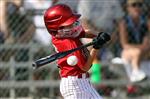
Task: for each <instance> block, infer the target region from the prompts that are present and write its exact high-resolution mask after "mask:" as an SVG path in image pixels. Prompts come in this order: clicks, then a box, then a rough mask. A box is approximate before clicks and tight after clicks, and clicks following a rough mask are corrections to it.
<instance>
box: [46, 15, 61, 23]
mask: <svg viewBox="0 0 150 99" xmlns="http://www.w3.org/2000/svg"><path fill="white" fill-rule="evenodd" d="M61 19H62V16H59V17H58V18H55V19H53V20H48V21H47V22H56V21H59V20H61Z"/></svg>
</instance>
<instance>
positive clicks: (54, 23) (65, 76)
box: [44, 4, 105, 99]
mask: <svg viewBox="0 0 150 99" xmlns="http://www.w3.org/2000/svg"><path fill="white" fill-rule="evenodd" d="M80 16H81V15H80V14H76V13H73V11H72V10H71V9H70V7H69V6H67V5H65V4H57V5H54V6H52V7H50V8H48V9H47V10H46V12H45V14H44V22H45V25H46V28H47V30H48V31H49V33H50V34H51V35H52V43H53V46H54V47H55V50H56V51H57V52H62V51H67V50H70V49H74V48H77V47H78V46H81V45H82V43H81V41H80V38H84V37H89V38H93V37H95V35H93V34H90V33H85V31H84V30H83V28H82V26H81V23H80V21H79V18H80ZM94 40H99V36H97V37H95V38H94ZM99 43H101V44H99ZM99 43H98V42H97V43H95V44H94V45H93V49H92V50H91V51H90V52H89V51H88V50H87V49H86V48H85V49H82V50H78V51H75V52H73V53H72V54H69V55H67V56H65V57H64V58H61V59H59V60H58V61H57V64H58V68H59V69H60V76H61V82H60V92H61V94H62V96H63V97H64V99H102V97H101V96H100V95H99V94H98V93H97V92H96V90H95V89H94V88H93V86H92V85H91V83H90V81H89V73H88V70H89V69H90V68H91V66H92V61H93V59H94V57H95V56H96V54H97V52H98V49H99V48H100V47H101V45H103V43H105V42H103V43H102V42H99Z"/></svg>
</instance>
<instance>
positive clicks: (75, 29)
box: [56, 21, 83, 38]
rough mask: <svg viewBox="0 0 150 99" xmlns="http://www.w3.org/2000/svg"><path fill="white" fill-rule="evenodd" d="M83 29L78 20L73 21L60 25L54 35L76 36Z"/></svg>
mask: <svg viewBox="0 0 150 99" xmlns="http://www.w3.org/2000/svg"><path fill="white" fill-rule="evenodd" d="M82 30H83V28H82V26H81V24H80V22H79V21H76V22H74V23H73V24H71V25H68V26H64V27H61V28H60V29H59V30H58V33H57V35H56V37H60V38H61V37H73V38H74V37H77V36H78V35H79V34H80V33H81V31H82Z"/></svg>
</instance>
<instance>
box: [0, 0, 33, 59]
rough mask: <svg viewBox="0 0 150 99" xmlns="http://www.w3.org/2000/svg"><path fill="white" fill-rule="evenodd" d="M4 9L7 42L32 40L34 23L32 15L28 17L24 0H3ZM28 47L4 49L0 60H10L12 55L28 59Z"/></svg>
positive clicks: (14, 42) (27, 41) (16, 57)
mask: <svg viewBox="0 0 150 99" xmlns="http://www.w3.org/2000/svg"><path fill="white" fill-rule="evenodd" d="M1 2H2V3H3V6H2V8H3V10H2V14H4V15H3V16H2V19H4V20H3V22H2V23H3V24H2V25H4V26H3V27H5V29H6V30H7V31H6V32H5V31H4V30H5V29H3V33H4V37H5V43H6V44H16V43H20V44H23V43H25V44H27V43H29V42H30V41H31V40H32V37H33V36H32V35H33V33H34V25H33V24H32V21H31V20H30V17H27V15H26V12H25V10H24V9H23V7H22V0H13V1H10V0H2V1H1ZM28 51H29V49H28V48H20V49H19V48H18V49H14V50H12V49H5V48H4V49H2V53H1V55H0V60H2V61H9V59H10V57H12V56H13V57H14V58H15V60H16V61H27V60H28V59H29V56H28Z"/></svg>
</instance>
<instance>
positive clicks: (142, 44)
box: [119, 0, 150, 82]
mask: <svg viewBox="0 0 150 99" xmlns="http://www.w3.org/2000/svg"><path fill="white" fill-rule="evenodd" d="M142 6H143V0H127V6H126V10H127V15H126V16H125V17H124V19H123V20H122V21H121V22H120V24H119V33H120V42H121V46H122V52H121V57H122V59H123V61H124V62H125V64H126V65H127V64H128V65H129V64H130V65H131V66H132V72H131V75H130V77H129V79H130V81H131V82H137V81H142V80H143V79H144V78H145V77H146V75H145V73H144V72H143V71H142V70H140V62H141V60H142V58H143V56H144V55H145V54H147V52H148V50H150V46H149V45H150V44H149V37H148V36H149V34H148V33H149V30H150V27H149V25H148V24H150V21H148V18H146V17H145V16H143V13H142V12H143V11H142Z"/></svg>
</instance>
